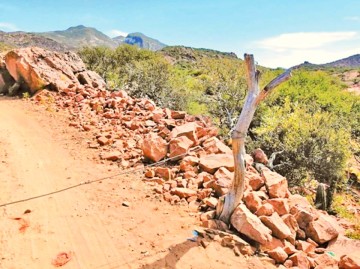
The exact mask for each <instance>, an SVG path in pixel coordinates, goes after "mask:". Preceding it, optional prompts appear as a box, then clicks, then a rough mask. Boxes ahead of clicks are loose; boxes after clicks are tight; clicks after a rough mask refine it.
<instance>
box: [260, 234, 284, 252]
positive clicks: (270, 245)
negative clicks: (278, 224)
mask: <svg viewBox="0 0 360 269" xmlns="http://www.w3.org/2000/svg"><path fill="white" fill-rule="evenodd" d="M277 247H280V248H284V247H285V245H284V243H283V240H280V239H277V238H276V237H273V236H271V240H270V241H269V242H267V243H265V244H262V245H260V250H261V251H269V250H273V249H275V248H277Z"/></svg>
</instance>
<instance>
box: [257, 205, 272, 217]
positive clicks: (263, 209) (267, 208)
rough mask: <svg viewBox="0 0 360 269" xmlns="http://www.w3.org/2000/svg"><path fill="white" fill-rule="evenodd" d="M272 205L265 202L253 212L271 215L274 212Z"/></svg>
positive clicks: (259, 214)
mask: <svg viewBox="0 0 360 269" xmlns="http://www.w3.org/2000/svg"><path fill="white" fill-rule="evenodd" d="M274 212H275V211H274V207H273V206H272V205H271V204H269V203H265V204H263V205H261V206H260V207H259V209H258V210H257V211H256V212H255V215H256V216H271V215H272V214H273V213H274Z"/></svg>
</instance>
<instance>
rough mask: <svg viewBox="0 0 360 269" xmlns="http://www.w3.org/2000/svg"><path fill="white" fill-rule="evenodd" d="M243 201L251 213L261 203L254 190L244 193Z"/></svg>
mask: <svg viewBox="0 0 360 269" xmlns="http://www.w3.org/2000/svg"><path fill="white" fill-rule="evenodd" d="M243 201H244V202H245V204H246V207H247V208H249V209H250V211H251V212H252V213H255V212H256V211H257V210H258V209H259V208H260V207H261V205H262V200H261V199H260V197H259V196H258V195H257V194H256V192H253V191H250V192H247V193H245V194H244V197H243Z"/></svg>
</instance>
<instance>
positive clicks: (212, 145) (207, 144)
mask: <svg viewBox="0 0 360 269" xmlns="http://www.w3.org/2000/svg"><path fill="white" fill-rule="evenodd" d="M202 146H203V148H204V150H205V151H206V152H207V153H226V154H231V153H232V150H231V149H230V148H229V147H228V146H226V145H225V144H224V143H223V142H221V141H220V140H219V139H218V138H217V137H215V136H213V137H210V138H208V139H206V140H205V141H204V142H203V144H202Z"/></svg>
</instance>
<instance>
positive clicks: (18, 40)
mask: <svg viewBox="0 0 360 269" xmlns="http://www.w3.org/2000/svg"><path fill="white" fill-rule="evenodd" d="M0 42H1V43H4V44H6V45H8V46H10V47H15V48H24V47H41V48H44V49H48V50H52V51H59V52H64V51H66V50H68V49H69V47H68V46H67V45H64V44H61V43H59V42H57V41H55V40H53V39H51V38H48V37H45V36H41V35H39V34H35V33H26V32H12V33H6V32H2V31H0Z"/></svg>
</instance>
